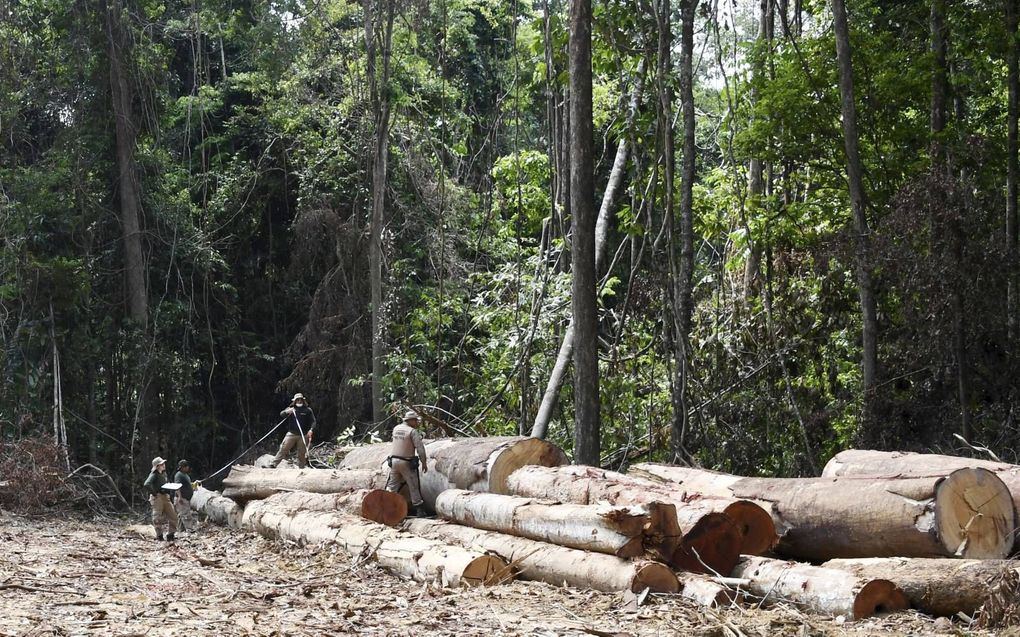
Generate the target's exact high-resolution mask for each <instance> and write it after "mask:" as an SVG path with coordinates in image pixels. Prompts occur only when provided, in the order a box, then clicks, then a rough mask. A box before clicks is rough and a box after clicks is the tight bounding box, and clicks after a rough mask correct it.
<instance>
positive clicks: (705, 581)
mask: <svg viewBox="0 0 1020 637" xmlns="http://www.w3.org/2000/svg"><path fill="white" fill-rule="evenodd" d="M676 576H677V579H679V580H680V596H681V597H683V598H684V599H689V600H691V601H692V602H694V603H696V604H698V605H699V606H708V607H709V608H716V607H720V606H741V605H743V603H744V598H743V595H742V594H741V593H740V592H739V591H737V590H735V589H733V588H730V587H729V586H727V585H726V584H725V583H723V582H722V581H719V580H727V581H733V582H736V580H734V579H733V578H712V577H707V576H705V575H699V574H696V573H677V575H676ZM740 583H741V584H743V585H745V586H746V585H747V584H748V583H749V582H747V581H746V580H740Z"/></svg>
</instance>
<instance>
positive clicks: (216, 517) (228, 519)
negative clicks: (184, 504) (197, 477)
mask: <svg viewBox="0 0 1020 637" xmlns="http://www.w3.org/2000/svg"><path fill="white" fill-rule="evenodd" d="M191 508H192V509H194V510H195V511H198V512H199V513H201V514H203V515H205V517H207V518H208V519H209V520H210V521H212V522H214V523H216V524H219V525H222V526H228V527H230V528H232V529H239V528H241V518H242V516H243V515H244V509H243V508H242V507H241V506H240V505H238V504H237V503H236V502H234V501H233V500H231V499H230V498H227V497H224V496H222V495H220V494H219V493H218V492H216V491H210V490H209V489H206V488H205V487H199V488H198V489H196V490H195V495H193V496H192V497H191Z"/></svg>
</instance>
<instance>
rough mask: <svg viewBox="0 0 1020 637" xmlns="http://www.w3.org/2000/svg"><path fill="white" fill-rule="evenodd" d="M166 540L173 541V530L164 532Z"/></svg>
mask: <svg viewBox="0 0 1020 637" xmlns="http://www.w3.org/2000/svg"><path fill="white" fill-rule="evenodd" d="M166 541H167V542H173V541H174V533H173V531H171V532H169V533H167V534H166Z"/></svg>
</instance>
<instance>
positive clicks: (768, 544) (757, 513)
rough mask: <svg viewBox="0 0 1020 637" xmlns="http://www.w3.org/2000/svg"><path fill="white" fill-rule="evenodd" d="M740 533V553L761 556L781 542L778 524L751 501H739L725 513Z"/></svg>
mask: <svg viewBox="0 0 1020 637" xmlns="http://www.w3.org/2000/svg"><path fill="white" fill-rule="evenodd" d="M723 512H724V513H725V514H726V515H728V516H729V517H730V519H731V520H733V523H734V524H736V525H737V529H738V530H739V531H740V535H741V544H740V552H741V553H743V554H744V555H761V554H763V553H765V552H767V551H768V550H769V549H771V548H772V547H773V546H775V545H776V543H777V542H778V541H779V536H778V535H776V523H775V522H774V521H773V520H772V516H771V515H769V512H768V511H766V510H765V509H764V508H762V507H760V506H758V505H757V504H755V503H754V502H751V501H749V500H737V501H736V502H734V503H733V504H731V505H729V506H727V507H726V509H725V510H724V511H723Z"/></svg>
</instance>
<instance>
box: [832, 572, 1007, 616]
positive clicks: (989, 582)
mask: <svg viewBox="0 0 1020 637" xmlns="http://www.w3.org/2000/svg"><path fill="white" fill-rule="evenodd" d="M822 566H823V567H825V568H834V569H838V570H841V571H846V572H848V573H853V574H854V575H855V576H857V577H859V578H862V579H878V578H881V579H886V580H889V581H890V582H892V583H893V584H895V585H896V586H897V587H898V588H899V589H900V590H902V591H903V592H904V594H906V596H907V599H909V600H910V605H911V606H912V607H913V608H916V609H917V610H919V611H921V612H924V613H928V614H931V615H941V616H945V617H952V616H954V615H956V614H957V613H966V614H968V615H973V614H974V613H975V612H976V611H977V610H978V609H979V608H981V605H982V604H984V603H985V601H986V600H987V599H988V598H989V596H990V595H991V594H992V592H993V591H994V590H995V587H996V586H997V585H998V583H999V581H1000V580H1001V579H1002V577H1003V575H1004V574H1005V573H1006V572H1007V571H1017V570H1018V566H1017V563H1016V562H1014V561H1011V560H945V559H937V558H919V557H912V558H907V557H885V558H882V557H877V558H867V559H857V560H829V561H828V562H825V563H824V564H822Z"/></svg>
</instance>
